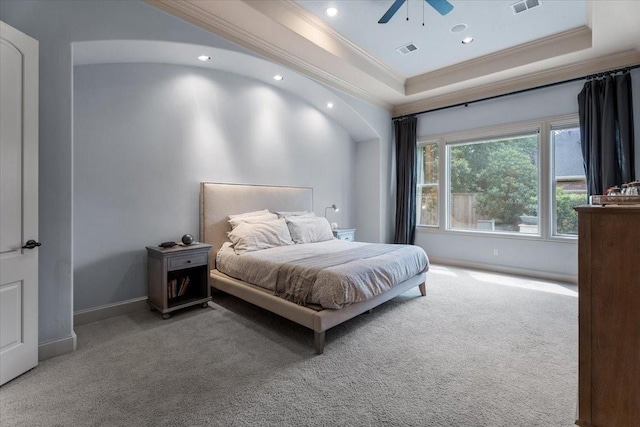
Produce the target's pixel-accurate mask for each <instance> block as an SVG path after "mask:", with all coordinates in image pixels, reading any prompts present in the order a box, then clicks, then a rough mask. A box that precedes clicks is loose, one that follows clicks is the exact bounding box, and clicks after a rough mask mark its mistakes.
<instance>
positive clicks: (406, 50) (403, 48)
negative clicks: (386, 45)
mask: <svg viewBox="0 0 640 427" xmlns="http://www.w3.org/2000/svg"><path fill="white" fill-rule="evenodd" d="M396 50H397V51H398V52H400V54H401V55H406V54H407V53H410V52H413V51H414V50H418V46H416V45H415V44H413V43H409V44H406V45H404V46H400V47H399V48H397V49H396Z"/></svg>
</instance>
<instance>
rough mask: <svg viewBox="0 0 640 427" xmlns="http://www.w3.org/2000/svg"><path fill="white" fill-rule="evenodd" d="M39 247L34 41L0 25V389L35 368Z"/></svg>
mask: <svg viewBox="0 0 640 427" xmlns="http://www.w3.org/2000/svg"><path fill="white" fill-rule="evenodd" d="M30 240H31V241H32V242H30V244H27V242H28V241H30ZM38 245H39V243H38V42H37V41H36V40H34V39H32V38H31V37H28V36H27V35H25V34H23V33H21V32H20V31H18V30H16V29H15V28H13V27H10V26H9V25H7V24H5V23H4V22H0V385H2V384H4V383H6V382H7V381H10V380H12V379H13V378H15V377H17V376H18V375H20V374H22V373H23V372H26V371H28V370H29V369H31V368H33V367H34V366H36V365H37V364H38ZM24 246H27V247H32V246H33V248H32V249H28V248H27V247H24Z"/></svg>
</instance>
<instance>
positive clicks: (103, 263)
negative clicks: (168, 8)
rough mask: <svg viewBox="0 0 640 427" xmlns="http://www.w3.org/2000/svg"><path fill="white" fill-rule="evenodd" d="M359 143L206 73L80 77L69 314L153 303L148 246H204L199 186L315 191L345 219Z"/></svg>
mask: <svg viewBox="0 0 640 427" xmlns="http://www.w3.org/2000/svg"><path fill="white" fill-rule="evenodd" d="M354 153H355V143H354V142H353V141H352V140H351V138H350V136H349V135H348V134H347V132H346V131H345V129H344V128H342V127H341V126H338V125H337V124H336V123H335V122H333V121H332V120H331V119H329V118H328V117H327V116H326V115H324V114H322V113H321V112H320V111H318V110H316V109H315V108H313V107H312V106H310V105H308V104H306V103H304V102H302V101H300V100H299V98H297V97H294V96H292V95H290V94H288V93H287V92H283V91H281V90H278V89H276V88H274V87H270V86H265V85H264V84H262V83H259V82H256V81H253V80H250V79H247V78H244V77H240V76H236V75H232V74H228V73H223V72H217V71H212V70H207V69H203V68H193V67H183V66H175V65H160V64H109V65H88V66H76V67H75V69H74V159H73V167H74V178H73V181H74V202H73V206H74V209H73V214H74V221H73V224H74V250H73V259H74V308H75V310H76V311H77V310H83V309H87V308H93V307H98V306H102V305H106V304H111V303H115V302H119V301H125V300H128V299H132V298H136V297H143V296H145V295H146V294H147V288H146V282H145V276H146V251H145V250H144V246H145V245H157V244H158V243H160V242H163V241H167V240H175V241H179V239H180V237H181V236H182V235H183V234H185V233H191V234H193V235H195V236H197V235H198V230H199V224H198V218H199V216H198V214H199V210H198V208H199V206H198V191H199V182H201V181H214V182H236V183H268V184H275V185H296V186H306V187H313V191H314V209H315V211H316V214H317V215H320V216H322V215H324V208H325V207H326V206H329V205H331V204H332V203H334V202H335V203H337V204H338V205H339V206H340V207H341V209H340V211H339V212H337V213H333V212H332V213H331V216H330V220H331V221H337V222H339V223H341V224H342V225H343V226H349V225H352V224H353V221H352V220H351V219H350V218H349V213H350V212H351V211H352V209H351V201H352V199H353V194H352V192H351V189H352V186H351V183H352V182H353V174H352V169H351V168H350V165H351V164H352V163H353V162H354Z"/></svg>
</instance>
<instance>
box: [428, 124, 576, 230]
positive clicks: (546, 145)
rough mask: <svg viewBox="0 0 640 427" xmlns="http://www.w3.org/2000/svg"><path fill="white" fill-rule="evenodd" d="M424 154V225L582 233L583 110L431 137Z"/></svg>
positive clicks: (455, 228) (447, 227)
mask: <svg viewBox="0 0 640 427" xmlns="http://www.w3.org/2000/svg"><path fill="white" fill-rule="evenodd" d="M417 154H418V155H417V165H416V166H417V175H418V176H417V178H418V179H417V189H416V190H417V200H416V202H417V203H416V205H417V207H416V219H417V220H416V223H417V225H418V226H422V227H423V228H426V227H424V226H428V227H429V228H437V229H439V230H441V231H446V232H465V233H469V232H478V233H499V234H501V235H503V236H504V237H508V238H513V237H516V236H517V237H523V238H526V239H536V238H538V239H552V238H560V239H566V238H575V237H576V236H577V232H578V217H577V214H576V212H575V210H574V209H573V208H574V207H575V206H578V205H583V204H586V203H587V191H586V179H585V174H584V168H583V162H582V150H581V148H580V128H579V126H578V117H577V115H575V114H573V115H567V116H561V117H555V118H550V119H544V120H536V121H530V122H523V123H514V124H505V125H500V126H493V127H490V128H483V129H471V130H465V131H460V132H455V133H449V134H445V135H440V136H431V137H428V138H425V139H421V140H420V142H419V144H418V153H417ZM442 154H444V155H442ZM440 188H442V191H440ZM441 218H444V219H445V220H444V221H441V220H440V219H441Z"/></svg>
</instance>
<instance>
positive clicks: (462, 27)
mask: <svg viewBox="0 0 640 427" xmlns="http://www.w3.org/2000/svg"><path fill="white" fill-rule="evenodd" d="M466 29H467V24H457V25H454V26H453V27H451V29H450V30H449V31H451V32H452V33H461V32H463V31H464V30H466Z"/></svg>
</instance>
